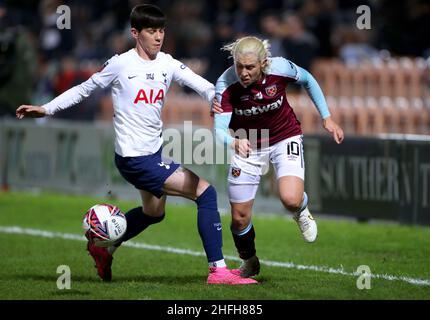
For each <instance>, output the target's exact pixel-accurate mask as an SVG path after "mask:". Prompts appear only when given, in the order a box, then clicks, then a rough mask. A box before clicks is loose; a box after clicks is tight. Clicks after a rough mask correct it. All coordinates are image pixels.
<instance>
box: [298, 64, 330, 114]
mask: <svg viewBox="0 0 430 320" xmlns="http://www.w3.org/2000/svg"><path fill="white" fill-rule="evenodd" d="M297 69H298V71H299V72H298V73H299V77H298V80H297V82H296V83H298V84H300V85H302V86H303V87H304V88H305V89H306V92H307V93H308V95H309V97H310V98H311V99H312V101H313V103H314V104H315V106H316V107H317V109H318V112H319V113H320V115H321V118H323V119H325V118H328V117H330V111H329V110H328V106H327V102H326V100H325V98H324V94H323V92H322V90H321V88H320V86H319V84H318V82H317V81H316V80H315V78H314V77H313V76H312V75H311V74H310V73H309V72H308V71H306V70H305V69H303V68H301V67H299V66H297Z"/></svg>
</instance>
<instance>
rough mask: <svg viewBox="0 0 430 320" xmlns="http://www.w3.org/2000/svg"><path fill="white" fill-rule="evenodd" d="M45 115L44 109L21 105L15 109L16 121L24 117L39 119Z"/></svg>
mask: <svg viewBox="0 0 430 320" xmlns="http://www.w3.org/2000/svg"><path fill="white" fill-rule="evenodd" d="M45 115H46V111H45V109H44V108H42V107H39V106H30V105H22V106H20V107H19V108H18V109H16V117H17V118H18V119H22V118H24V117H29V118H41V117H44V116H45Z"/></svg>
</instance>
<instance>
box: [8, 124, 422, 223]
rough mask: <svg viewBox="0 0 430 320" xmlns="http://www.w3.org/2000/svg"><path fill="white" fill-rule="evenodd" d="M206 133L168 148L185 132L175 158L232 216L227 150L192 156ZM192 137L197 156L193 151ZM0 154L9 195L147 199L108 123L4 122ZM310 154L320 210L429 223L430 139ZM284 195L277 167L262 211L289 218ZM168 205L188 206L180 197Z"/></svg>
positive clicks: (258, 208)
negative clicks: (205, 159) (36, 192)
mask: <svg viewBox="0 0 430 320" xmlns="http://www.w3.org/2000/svg"><path fill="white" fill-rule="evenodd" d="M202 129H204V128H202V127H198V126H192V127H186V126H185V125H184V126H180V127H177V128H169V129H166V130H165V131H164V133H163V137H164V138H165V143H166V146H167V145H168V144H170V145H172V144H175V142H172V140H171V139H170V138H169V132H170V131H169V130H176V131H175V132H179V133H178V135H179V138H180V139H181V140H180V141H179V142H178V144H179V145H180V150H181V152H180V153H179V158H175V157H174V160H176V161H180V162H182V163H185V166H186V167H188V168H190V169H191V170H193V171H195V172H196V173H197V174H199V175H201V176H202V177H204V178H206V179H207V180H209V181H210V182H211V183H212V184H213V185H214V186H215V187H216V188H217V191H218V196H219V207H220V209H221V210H223V211H224V210H226V211H228V210H229V202H228V199H227V195H226V176H227V170H228V165H227V159H228V154H227V152H225V149H223V148H221V147H220V146H218V145H215V143H213V148H214V152H213V154H212V153H211V155H210V156H209V158H210V157H213V160H212V163H214V164H201V163H195V162H193V160H195V159H194V157H191V156H190V154H194V153H195V152H196V150H197V149H198V147H199V146H201V144H200V142H201V140H200V138H201V137H202V136H203V135H202V134H200V135H197V134H196V133H197V132H198V131H199V130H200V133H202V132H201V130H202ZM205 130H206V131H207V132H206V131H205V132H203V133H208V134H210V130H209V129H205ZM187 131H189V132H187ZM170 136H171V135H170ZM190 137H191V138H190ZM190 139H191V140H192V142H191V149H190V150H191V151H190V150H187V149H186V148H187V145H190V142H189V140H190ZM0 150H1V153H0V169H1V176H0V178H1V184H2V187H3V189H5V190H6V189H12V190H23V189H29V188H30V189H34V188H36V189H41V190H48V191H55V192H64V193H68V194H93V195H98V196H103V197H112V199H113V201H114V198H116V197H119V198H126V199H134V200H136V201H137V202H138V201H140V197H139V194H138V193H137V191H136V190H135V189H134V188H133V187H131V186H130V185H129V184H128V183H126V182H125V181H124V179H123V178H122V177H121V176H120V175H119V173H118V171H117V169H116V168H115V166H114V162H113V159H114V150H113V129H112V126H111V125H108V124H106V123H96V124H94V123H78V122H67V121H56V120H51V121H47V122H43V123H39V122H37V121H33V120H25V119H24V120H21V121H17V120H0ZM304 150H305V151H304V152H305V161H306V163H305V165H306V191H307V193H308V195H309V199H310V209H311V210H312V211H313V212H316V213H322V214H335V215H339V216H348V217H354V218H358V219H361V220H366V219H387V220H393V221H399V222H401V223H408V224H423V225H430V137H428V136H413V135H397V136H396V135H384V136H383V135H381V136H379V137H352V136H347V137H346V139H345V141H344V143H343V144H341V145H337V144H336V143H335V142H334V141H333V139H332V138H331V137H330V136H329V135H327V134H325V135H305V138H304ZM221 152H222V155H221V157H219V156H218V155H219V154H220V153H221ZM217 157H218V158H217ZM215 158H217V159H215ZM190 159H191V162H189V161H188V162H187V160H190ZM219 159H223V160H222V161H221V162H220V161H219ZM277 194H278V191H277V184H276V179H275V174H274V171H273V168H271V169H270V170H269V172H268V173H267V174H265V175H264V176H263V177H262V180H261V183H260V187H259V190H258V193H257V198H256V201H255V212H259V213H264V212H271V213H285V210H284V209H283V208H282V205H281V203H280V201H279V200H278V196H277ZM169 201H170V202H173V203H182V202H184V201H185V202H186V200H182V199H181V198H178V197H171V198H170V200H169Z"/></svg>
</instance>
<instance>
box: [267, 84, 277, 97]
mask: <svg viewBox="0 0 430 320" xmlns="http://www.w3.org/2000/svg"><path fill="white" fill-rule="evenodd" d="M277 91H278V90H277V88H276V84H274V85H271V86H270V87H267V88H266V93H267V95H268V96H269V97H273V96H274V95H275V94H276V92H277Z"/></svg>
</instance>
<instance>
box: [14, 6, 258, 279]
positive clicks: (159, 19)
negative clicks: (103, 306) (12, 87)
mask: <svg viewBox="0 0 430 320" xmlns="http://www.w3.org/2000/svg"><path fill="white" fill-rule="evenodd" d="M130 22H131V34H132V36H133V38H134V39H135V40H136V46H135V48H133V49H131V50H129V51H127V52H125V53H123V54H120V55H115V56H114V57H112V58H111V59H109V60H108V61H107V62H106V63H105V65H104V67H103V69H102V70H101V71H99V72H97V73H95V74H93V75H92V76H91V78H89V79H88V80H87V81H85V82H83V83H81V84H80V85H78V86H75V87H73V88H71V89H69V90H67V91H66V92H64V93H62V94H61V95H59V96H58V97H56V98H55V99H53V100H52V101H51V102H49V103H47V104H45V105H43V106H31V105H23V106H20V107H19V108H18V109H17V111H16V116H17V118H18V119H22V118H23V117H25V116H29V117H43V116H45V115H52V114H54V113H55V112H57V111H59V110H63V109H65V108H68V107H71V106H73V105H75V104H77V103H79V102H80V101H81V100H82V99H84V98H86V97H88V96H89V95H90V94H91V93H92V92H93V91H94V90H95V89H96V88H106V87H108V86H110V87H111V89H112V99H113V106H114V119H113V121H114V129H115V164H116V166H117V168H118V170H119V171H120V173H121V175H122V176H123V177H124V178H125V179H126V180H127V181H128V182H129V183H131V184H132V185H134V186H135V187H136V188H137V189H138V190H139V192H140V194H141V198H142V203H143V206H142V207H137V208H134V209H132V210H130V211H128V212H127V213H126V214H125V216H126V220H127V230H126V232H125V234H124V236H123V237H122V238H121V239H120V242H119V243H115V245H113V246H110V247H108V248H102V247H98V246H95V244H94V242H93V241H91V239H89V241H88V244H87V248H88V251H89V253H90V255H91V256H92V257H93V258H94V260H95V263H96V267H97V272H98V274H99V276H100V277H101V278H102V279H103V280H105V281H110V280H111V277H112V270H111V265H112V260H113V257H112V254H113V253H114V251H115V250H116V249H117V248H118V247H119V246H120V245H121V242H124V241H127V240H129V239H131V238H133V237H135V236H137V235H138V234H139V233H141V232H142V231H143V230H145V229H146V228H147V227H148V226H150V225H151V224H155V223H159V222H160V221H162V220H163V218H164V214H165V203H166V195H173V196H182V197H185V198H188V199H191V200H194V201H195V202H196V204H197V225H198V231H199V235H200V237H201V239H202V242H203V247H204V249H205V252H206V256H207V259H208V263H209V276H208V279H207V283H208V284H230V285H234V284H250V283H256V282H257V281H255V280H254V279H245V278H241V277H240V276H238V275H237V274H235V273H233V272H231V270H230V269H228V268H227V267H226V264H225V262H224V257H223V253H222V231H221V219H220V215H219V212H218V206H217V195H216V191H215V188H214V187H213V186H211V185H210V184H209V183H208V182H207V181H205V180H204V179H201V178H200V177H198V176H197V175H196V174H194V173H193V172H191V171H190V170H188V169H186V168H184V167H182V166H180V165H179V164H177V163H174V162H172V161H170V160H168V159H164V158H162V143H163V138H162V137H161V134H162V124H163V123H162V121H161V109H162V107H163V105H164V99H165V97H166V92H167V90H168V89H169V87H170V84H171V82H172V81H176V82H178V83H179V84H180V85H186V86H188V87H190V88H192V89H193V90H195V91H196V92H197V93H199V94H200V95H201V96H202V97H204V98H205V99H206V100H207V101H209V102H212V100H213V97H214V95H215V87H214V85H213V84H211V83H209V82H208V81H206V80H205V79H203V78H202V77H200V76H199V75H197V74H195V73H194V72H192V71H191V70H190V69H189V68H187V67H186V66H185V65H183V64H182V63H181V62H179V61H178V60H175V59H174V58H172V57H171V56H170V55H169V54H165V53H163V52H161V51H160V49H161V46H162V44H163V39H164V28H165V24H166V18H165V16H164V14H163V12H162V11H161V10H160V9H159V8H158V7H156V6H154V5H137V6H136V7H134V8H133V10H132V12H131V15H130Z"/></svg>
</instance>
